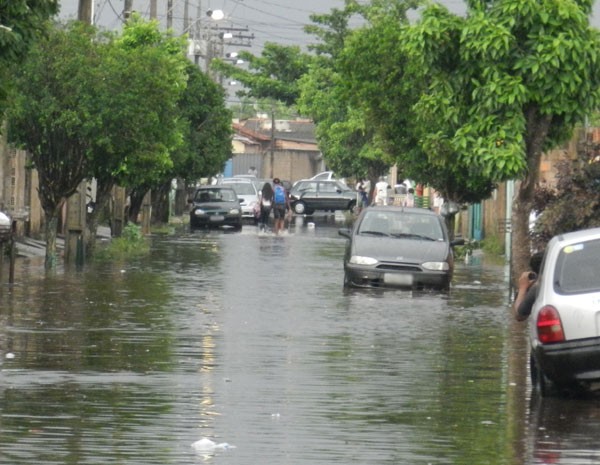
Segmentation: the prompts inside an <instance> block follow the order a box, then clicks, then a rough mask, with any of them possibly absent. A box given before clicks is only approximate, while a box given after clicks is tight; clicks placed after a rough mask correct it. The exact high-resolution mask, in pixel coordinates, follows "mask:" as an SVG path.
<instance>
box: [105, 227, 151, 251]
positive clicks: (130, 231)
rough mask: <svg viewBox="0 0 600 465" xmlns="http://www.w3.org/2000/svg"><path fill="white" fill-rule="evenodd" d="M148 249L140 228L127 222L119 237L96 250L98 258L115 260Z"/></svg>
mask: <svg viewBox="0 0 600 465" xmlns="http://www.w3.org/2000/svg"><path fill="white" fill-rule="evenodd" d="M149 250H150V246H149V244H148V241H147V240H146V238H145V237H144V236H143V235H142V228H141V227H140V226H138V225H136V224H134V223H128V224H127V225H126V226H125V227H124V228H123V234H122V235H121V237H117V238H114V239H112V240H111V241H110V243H109V244H108V246H107V247H105V248H103V249H101V250H98V251H97V252H96V258H98V259H100V260H115V259H125V258H131V257H137V256H140V255H145V254H147V253H148V251H149Z"/></svg>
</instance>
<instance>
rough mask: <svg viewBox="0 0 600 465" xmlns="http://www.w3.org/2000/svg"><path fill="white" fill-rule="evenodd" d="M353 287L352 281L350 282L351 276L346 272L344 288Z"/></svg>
mask: <svg viewBox="0 0 600 465" xmlns="http://www.w3.org/2000/svg"><path fill="white" fill-rule="evenodd" d="M350 286H352V281H351V280H350V276H349V275H348V273H347V272H345V271H344V287H346V288H347V287H350Z"/></svg>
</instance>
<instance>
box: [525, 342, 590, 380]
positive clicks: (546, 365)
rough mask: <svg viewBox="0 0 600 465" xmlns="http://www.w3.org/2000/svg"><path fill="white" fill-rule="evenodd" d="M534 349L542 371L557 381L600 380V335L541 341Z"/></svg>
mask: <svg viewBox="0 0 600 465" xmlns="http://www.w3.org/2000/svg"><path fill="white" fill-rule="evenodd" d="M533 352H534V357H535V359H536V362H537V363H538V365H539V367H540V368H541V370H542V371H543V372H544V374H545V375H546V376H547V377H548V378H549V379H550V380H552V381H554V382H555V383H556V384H559V385H569V384H573V383H576V384H583V385H585V384H591V383H598V382H600V337H593V338H586V339H578V340H574V341H568V342H560V343H555V344H538V345H536V346H535V347H534V348H533Z"/></svg>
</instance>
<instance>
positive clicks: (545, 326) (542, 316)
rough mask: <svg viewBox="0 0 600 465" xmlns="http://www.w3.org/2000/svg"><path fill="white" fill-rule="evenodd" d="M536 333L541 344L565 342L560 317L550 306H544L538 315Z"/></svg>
mask: <svg viewBox="0 0 600 465" xmlns="http://www.w3.org/2000/svg"><path fill="white" fill-rule="evenodd" d="M537 332H538V338H539V340H540V342H541V343H542V344H549V343H552V342H562V341H564V340H565V332H564V331H563V327H562V323H561V321H560V315H559V314H558V311H557V310H556V309H555V308H554V307H552V306H551V305H547V306H545V307H544V308H542V309H541V310H540V312H539V313H538V317H537Z"/></svg>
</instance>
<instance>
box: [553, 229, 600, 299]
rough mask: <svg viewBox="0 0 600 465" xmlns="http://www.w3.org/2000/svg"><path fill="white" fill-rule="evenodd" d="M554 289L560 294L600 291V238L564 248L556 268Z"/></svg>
mask: <svg viewBox="0 0 600 465" xmlns="http://www.w3.org/2000/svg"><path fill="white" fill-rule="evenodd" d="M554 289H555V291H556V292H557V293H560V294H583V293H587V292H599V291H600V240H598V239H596V240H592V241H585V242H579V243H577V244H572V245H567V246H565V247H563V248H562V250H561V251H560V253H559V255H558V259H557V260H556V267H555V269H554Z"/></svg>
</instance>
